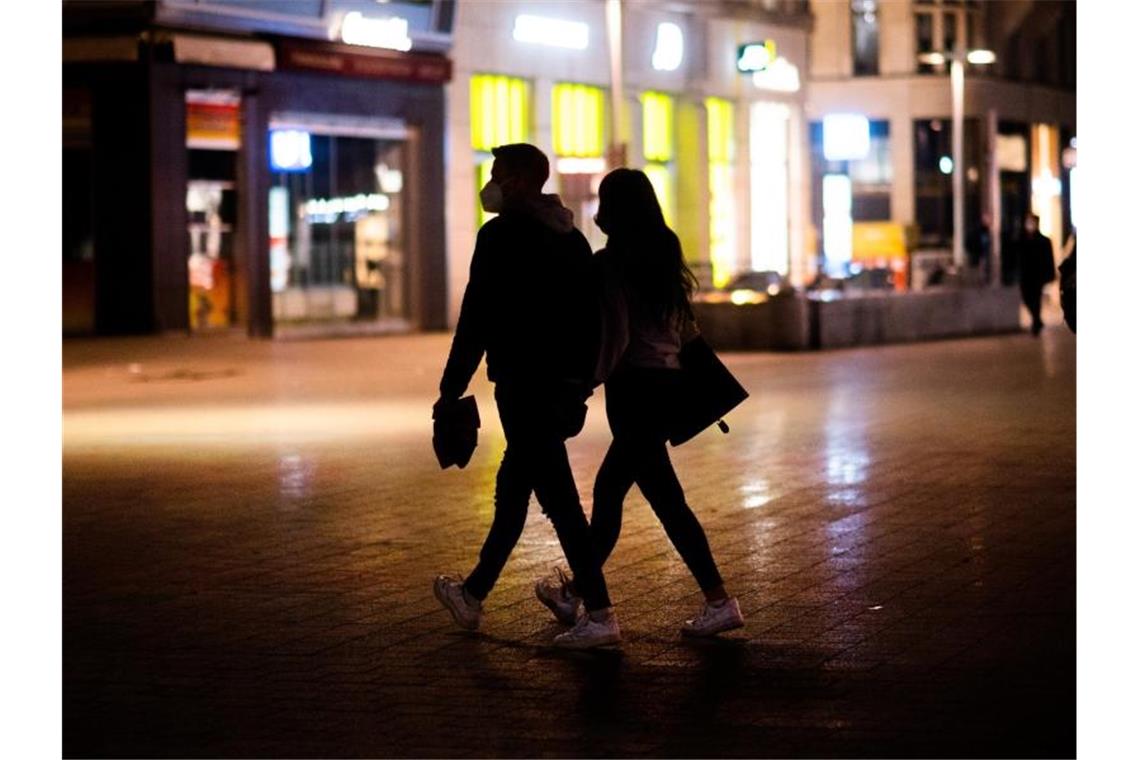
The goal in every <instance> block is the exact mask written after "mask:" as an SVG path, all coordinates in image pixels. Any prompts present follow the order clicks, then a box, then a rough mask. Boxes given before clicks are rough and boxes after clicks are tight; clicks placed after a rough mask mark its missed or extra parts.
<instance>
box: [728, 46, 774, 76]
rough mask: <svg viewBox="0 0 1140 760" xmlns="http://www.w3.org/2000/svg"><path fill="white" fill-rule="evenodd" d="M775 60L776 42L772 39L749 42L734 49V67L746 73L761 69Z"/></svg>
mask: <svg viewBox="0 0 1140 760" xmlns="http://www.w3.org/2000/svg"><path fill="white" fill-rule="evenodd" d="M775 60H776V43H775V41H774V40H764V41H763V42H750V43H748V44H747V45H741V46H740V47H738V48H737V49H736V69H737V71H743V72H745V73H747V74H751V73H752V72H754V71H763V70H764V69H766V68H768V65H769V64H771V63H772V62H773V61H775Z"/></svg>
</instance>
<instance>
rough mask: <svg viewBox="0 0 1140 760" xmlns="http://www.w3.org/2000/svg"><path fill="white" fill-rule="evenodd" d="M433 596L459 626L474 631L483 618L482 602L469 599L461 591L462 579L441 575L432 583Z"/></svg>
mask: <svg viewBox="0 0 1140 760" xmlns="http://www.w3.org/2000/svg"><path fill="white" fill-rule="evenodd" d="M432 590H433V591H434V592H435V598H436V599H438V600H439V603H440V604H442V605H443V607H444V609H446V610H447V611H448V612H450V613H451V617H453V618H455V622H456V623H458V624H459V626H460V627H461V628H466V629H467V630H469V631H474V630H475V629H476V628H478V627H479V623H480V622H482V620H483V603H482V602H480V601H478V600H471V599H470V597H468V596H467V594H465V593H463V581H461V580H460V579H458V578H453V577H451V576H449V575H441V576H439V577H437V578H436V579H435V583H433V584H432Z"/></svg>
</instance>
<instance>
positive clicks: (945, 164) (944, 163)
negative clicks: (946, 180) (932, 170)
mask: <svg viewBox="0 0 1140 760" xmlns="http://www.w3.org/2000/svg"><path fill="white" fill-rule="evenodd" d="M938 171H940V172H942V173H943V174H949V173H950V172H952V171H954V159H952V158H950V156H943V157H942V158H940V159H938Z"/></svg>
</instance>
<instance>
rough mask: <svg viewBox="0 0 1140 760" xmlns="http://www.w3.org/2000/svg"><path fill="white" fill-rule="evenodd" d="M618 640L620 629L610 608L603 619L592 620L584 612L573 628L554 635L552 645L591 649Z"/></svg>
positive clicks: (619, 638) (617, 641) (616, 642)
mask: <svg viewBox="0 0 1140 760" xmlns="http://www.w3.org/2000/svg"><path fill="white" fill-rule="evenodd" d="M620 642H621V629H620V628H618V623H617V615H615V614H614V612H613V610H612V609H611V610H609V614H608V615H606V617H605V619H603V620H594V619H593V618H591V617H590V615H589V614H588V613H587V614H584V615H582V617H580V618H578V622H577V623H575V624H574V627H573V628H571V629H570V630H569V631H566V632H565V633H560V634H558V635H557V636H555V637H554V646H556V647H564V648H566V649H592V648H594V647H604V646H607V645H609V644H618V643H620Z"/></svg>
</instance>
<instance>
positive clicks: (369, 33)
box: [340, 11, 412, 51]
mask: <svg viewBox="0 0 1140 760" xmlns="http://www.w3.org/2000/svg"><path fill="white" fill-rule="evenodd" d="M340 39H341V41H343V42H345V43H347V44H349V45H365V46H367V47H376V48H387V49H388V50H404V51H406V50H411V49H412V40H411V38H409V37H408V20H407V19H404V18H400V17H399V16H391V17H389V18H369V17H368V16H365V15H364V14H363V13H360V12H359V11H353V12H352V13H347V14H345V16H344V19H343V20H342V21H341V22H340Z"/></svg>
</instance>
